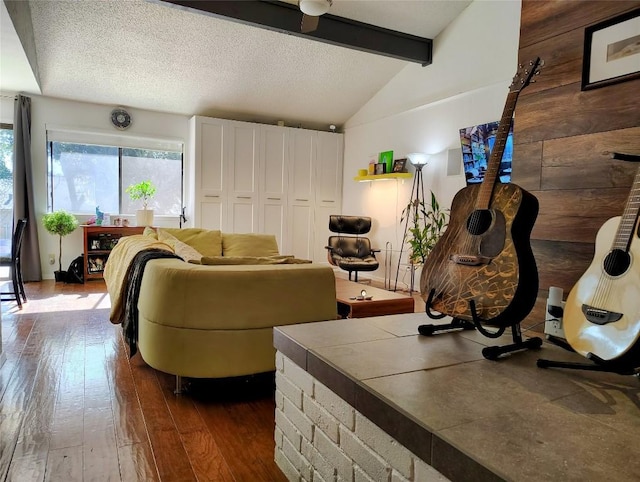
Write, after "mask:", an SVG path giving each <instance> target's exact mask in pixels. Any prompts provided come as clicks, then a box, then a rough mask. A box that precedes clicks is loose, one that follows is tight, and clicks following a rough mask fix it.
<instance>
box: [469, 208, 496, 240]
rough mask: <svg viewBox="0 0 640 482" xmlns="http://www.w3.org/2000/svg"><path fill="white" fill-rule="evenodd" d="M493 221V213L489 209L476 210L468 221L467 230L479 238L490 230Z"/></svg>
mask: <svg viewBox="0 0 640 482" xmlns="http://www.w3.org/2000/svg"><path fill="white" fill-rule="evenodd" d="M491 220H492V216H491V211H489V210H488V209H476V210H475V211H473V212H472V213H471V216H469V218H468V219H467V230H468V231H469V232H470V233H471V234H473V235H474V236H478V235H480V234H482V233H485V232H487V231H488V230H489V227H490V226H491Z"/></svg>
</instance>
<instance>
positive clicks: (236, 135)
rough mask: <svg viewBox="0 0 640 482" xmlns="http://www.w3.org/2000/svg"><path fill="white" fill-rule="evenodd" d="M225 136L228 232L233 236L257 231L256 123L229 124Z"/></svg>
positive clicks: (257, 131)
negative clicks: (226, 150) (226, 149)
mask: <svg viewBox="0 0 640 482" xmlns="http://www.w3.org/2000/svg"><path fill="white" fill-rule="evenodd" d="M228 134H229V136H228V142H229V161H228V172H229V180H228V190H229V195H228V199H229V201H228V203H229V209H228V216H229V218H228V222H227V226H228V227H227V230H228V231H230V232H234V233H253V232H257V231H258V176H259V150H258V142H259V137H258V136H259V128H258V125H257V124H249V123H246V122H232V123H231V124H230V127H229V130H228ZM226 138H227V137H226V133H225V139H226Z"/></svg>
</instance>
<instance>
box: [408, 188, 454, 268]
mask: <svg viewBox="0 0 640 482" xmlns="http://www.w3.org/2000/svg"><path fill="white" fill-rule="evenodd" d="M407 219H408V225H407V231H406V233H405V239H404V240H403V242H406V243H407V244H408V245H409V246H410V247H411V251H410V252H409V261H410V262H411V263H412V264H424V262H425V260H426V259H427V256H429V253H430V252H431V250H432V249H433V248H434V246H435V245H436V243H437V242H438V240H439V239H440V236H442V233H443V232H444V230H445V228H446V227H447V225H448V222H449V210H448V209H444V208H441V207H440V203H439V202H438V200H437V199H436V196H435V194H433V192H431V203H430V204H426V203H425V202H424V200H422V201H419V200H418V199H414V200H412V201H410V202H409V204H407V206H406V207H405V208H404V209H403V210H402V216H401V218H400V223H403V222H405V220H407Z"/></svg>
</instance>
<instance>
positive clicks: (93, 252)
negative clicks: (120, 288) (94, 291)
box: [82, 225, 144, 283]
mask: <svg viewBox="0 0 640 482" xmlns="http://www.w3.org/2000/svg"><path fill="white" fill-rule="evenodd" d="M82 229H83V230H84V245H83V246H84V282H85V283H86V282H87V281H88V280H92V279H102V273H103V271H104V266H105V264H106V263H107V259H108V258H109V253H111V250H112V249H113V247H114V246H115V245H116V243H117V242H118V240H119V239H120V238H121V237H122V236H131V235H133V234H142V232H143V231H144V226H127V227H120V226H96V225H83V226H82Z"/></svg>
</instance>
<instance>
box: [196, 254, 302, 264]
mask: <svg viewBox="0 0 640 482" xmlns="http://www.w3.org/2000/svg"><path fill="white" fill-rule="evenodd" d="M190 263H193V261H190ZM306 263H311V261H309V260H308V259H297V258H294V257H293V256H211V257H207V256H204V257H203V258H202V259H201V260H200V264H208V265H239V264H306ZM195 264H197V263H195Z"/></svg>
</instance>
